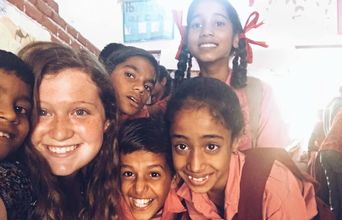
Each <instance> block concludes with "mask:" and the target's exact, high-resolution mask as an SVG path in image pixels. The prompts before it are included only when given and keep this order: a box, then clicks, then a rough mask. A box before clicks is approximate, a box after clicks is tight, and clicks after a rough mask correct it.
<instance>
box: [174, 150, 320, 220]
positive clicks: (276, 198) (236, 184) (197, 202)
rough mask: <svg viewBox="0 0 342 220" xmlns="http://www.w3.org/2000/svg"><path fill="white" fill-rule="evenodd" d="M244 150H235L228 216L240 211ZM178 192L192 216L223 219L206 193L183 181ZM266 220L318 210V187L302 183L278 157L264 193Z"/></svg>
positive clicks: (294, 219) (301, 217)
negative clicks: (192, 187) (196, 190)
mask: <svg viewBox="0 0 342 220" xmlns="http://www.w3.org/2000/svg"><path fill="white" fill-rule="evenodd" d="M244 161H245V160H244V155H243V154H242V153H236V154H232V157H231V162H230V168H229V177H228V181H227V185H226V188H225V204H224V215H225V216H224V219H226V220H232V219H233V218H234V216H235V215H236V214H237V212H238V204H239V197H240V179H241V172H242V167H243V165H244ZM177 194H178V195H179V196H180V197H181V198H183V199H184V200H185V202H186V206H187V210H188V214H189V216H190V218H191V219H196V220H204V219H223V217H221V216H220V215H219V214H218V211H217V208H216V206H215V205H214V203H213V202H212V201H210V199H209V198H208V196H207V194H206V193H194V192H191V190H190V188H188V187H187V185H186V184H183V185H182V186H181V187H180V188H179V189H178V190H177ZM263 197H264V198H263V220H266V219H267V220H305V219H311V218H313V217H314V216H315V215H316V214H317V210H316V200H315V193H314V187H313V185H312V184H311V183H308V182H305V183H304V184H302V183H301V182H299V181H298V180H297V179H296V178H295V177H294V175H293V174H292V173H291V171H289V170H288V169H287V168H286V167H285V166H284V165H283V164H281V163H280V162H278V161H276V162H275V163H274V165H273V167H272V170H271V173H270V176H269V177H268V179H267V182H266V186H265V191H264V196H263Z"/></svg>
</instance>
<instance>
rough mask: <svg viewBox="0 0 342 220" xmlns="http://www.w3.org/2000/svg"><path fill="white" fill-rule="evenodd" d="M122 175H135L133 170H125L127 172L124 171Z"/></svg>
mask: <svg viewBox="0 0 342 220" xmlns="http://www.w3.org/2000/svg"><path fill="white" fill-rule="evenodd" d="M121 175H122V176H124V177H132V176H134V173H133V172H131V171H125V172H122V174H121Z"/></svg>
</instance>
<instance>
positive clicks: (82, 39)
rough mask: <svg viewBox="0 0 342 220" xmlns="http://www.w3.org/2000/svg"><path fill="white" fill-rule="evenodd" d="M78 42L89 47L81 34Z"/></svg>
mask: <svg viewBox="0 0 342 220" xmlns="http://www.w3.org/2000/svg"><path fill="white" fill-rule="evenodd" d="M78 42H80V43H81V44H82V45H83V46H85V47H87V39H85V38H84V37H83V36H82V35H81V34H79V35H78Z"/></svg>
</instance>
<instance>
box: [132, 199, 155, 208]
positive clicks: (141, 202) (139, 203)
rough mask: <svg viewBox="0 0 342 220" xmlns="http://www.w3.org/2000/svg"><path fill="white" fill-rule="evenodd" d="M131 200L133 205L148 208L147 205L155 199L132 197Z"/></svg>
mask: <svg viewBox="0 0 342 220" xmlns="http://www.w3.org/2000/svg"><path fill="white" fill-rule="evenodd" d="M131 201H132V203H133V206H135V207H136V208H146V207H147V206H149V205H150V204H151V203H152V202H153V199H134V198H131Z"/></svg>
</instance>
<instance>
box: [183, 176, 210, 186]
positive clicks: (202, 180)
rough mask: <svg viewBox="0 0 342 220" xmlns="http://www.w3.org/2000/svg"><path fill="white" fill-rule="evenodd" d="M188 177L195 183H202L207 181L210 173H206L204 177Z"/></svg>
mask: <svg viewBox="0 0 342 220" xmlns="http://www.w3.org/2000/svg"><path fill="white" fill-rule="evenodd" d="M188 179H189V180H190V182H191V183H192V184H194V185H202V184H204V183H206V182H207V180H208V179H209V175H206V176H204V177H193V176H188Z"/></svg>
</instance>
